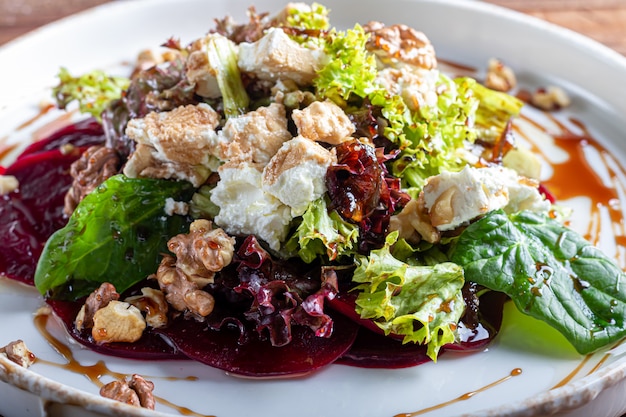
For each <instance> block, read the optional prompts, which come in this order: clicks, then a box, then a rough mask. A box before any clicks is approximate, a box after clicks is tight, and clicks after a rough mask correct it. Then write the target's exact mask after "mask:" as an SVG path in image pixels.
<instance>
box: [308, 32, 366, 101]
mask: <svg viewBox="0 0 626 417" xmlns="http://www.w3.org/2000/svg"><path fill="white" fill-rule="evenodd" d="M368 38H369V35H368V34H367V33H365V31H364V30H363V27H361V26H360V25H358V24H357V25H355V26H354V28H353V29H349V30H347V31H345V32H343V31H337V30H335V29H333V30H331V31H330V32H329V33H328V35H327V36H326V41H325V45H324V52H325V54H326V56H328V57H329V60H328V62H327V63H326V65H324V66H323V67H322V68H321V69H320V70H319V71H318V76H317V78H316V79H315V80H314V85H315V88H316V90H317V93H318V95H319V96H320V97H322V98H328V99H330V100H332V101H334V102H335V103H337V104H339V105H344V104H345V103H346V101H347V100H348V99H350V98H351V96H352V95H355V96H357V97H360V98H366V97H367V96H368V95H369V94H370V93H372V92H373V90H374V89H375V88H376V86H375V83H374V81H375V79H376V74H377V70H376V59H375V57H374V55H373V54H371V53H369V52H368V51H367V49H366V48H365V44H366V42H367V39H368Z"/></svg>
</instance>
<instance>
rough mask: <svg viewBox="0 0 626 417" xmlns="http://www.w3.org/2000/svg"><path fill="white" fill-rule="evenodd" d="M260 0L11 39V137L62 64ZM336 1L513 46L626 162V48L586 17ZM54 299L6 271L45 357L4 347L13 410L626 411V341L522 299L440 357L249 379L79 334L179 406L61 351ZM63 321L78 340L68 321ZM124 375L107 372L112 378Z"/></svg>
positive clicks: (341, 10)
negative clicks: (527, 312) (122, 351)
mask: <svg viewBox="0 0 626 417" xmlns="http://www.w3.org/2000/svg"><path fill="white" fill-rule="evenodd" d="M249 1H250V0H213V1H211V0H171V1H167V0H144V1H141V0H139V1H120V2H116V3H111V4H108V5H106V6H104V7H99V8H96V9H93V10H90V11H88V12H85V13H81V14H79V15H76V16H74V17H71V18H69V19H65V20H62V21H59V22H57V23H55V24H52V25H49V26H47V27H44V28H42V29H40V30H37V31H35V32H34V33H32V34H30V35H28V36H26V37H23V38H21V39H19V40H17V41H14V42H12V43H10V44H8V45H6V46H5V47H3V48H2V49H0V63H1V68H2V77H0V141H5V142H11V141H21V140H28V139H29V135H31V134H32V132H33V131H34V130H35V129H36V128H37V127H39V126H40V125H45V124H46V123H49V122H50V120H52V119H53V118H55V117H58V115H56V114H47V115H46V116H45V117H41V118H39V119H38V120H37V121H36V122H34V123H32V124H31V125H29V126H28V127H26V128H21V129H18V127H19V126H20V125H21V124H22V123H24V122H26V121H27V120H29V119H30V118H31V117H33V116H34V115H36V114H37V113H38V112H39V108H38V105H39V103H40V101H41V100H42V99H44V98H46V97H47V94H48V93H49V92H48V91H47V90H46V89H47V88H49V87H50V86H52V85H53V84H54V82H55V79H54V77H55V75H56V73H57V71H58V68H59V67H60V66H66V67H68V68H69V69H70V70H71V71H72V72H73V73H81V72H84V71H87V70H90V69H94V68H104V69H109V68H115V67H118V65H119V64H120V63H121V62H123V61H124V60H132V59H133V58H134V57H135V56H136V53H137V52H138V51H140V50H142V49H144V48H146V47H154V46H157V45H159V44H161V43H162V42H164V41H165V40H166V39H167V38H168V37H170V36H176V37H180V38H181V39H182V41H183V43H186V42H188V41H190V40H192V39H194V38H196V37H199V36H201V35H202V34H204V33H205V32H206V31H207V29H208V28H209V27H210V26H211V25H212V19H213V18H214V17H222V16H224V15H226V14H231V15H233V16H234V17H235V18H236V19H238V20H242V19H244V18H245V10H246V9H247V7H248V6H249V5H250V3H249ZM323 3H324V4H325V5H327V6H329V7H330V8H331V9H332V14H331V20H332V22H333V23H334V24H335V25H336V26H338V27H340V28H347V27H351V26H352V25H353V24H354V23H355V22H361V23H365V22H367V21H369V20H380V21H383V22H385V23H389V24H392V23H406V24H408V25H410V26H413V27H415V28H418V29H420V30H422V31H424V32H425V33H426V34H427V35H428V36H429V38H430V39H431V40H432V42H433V43H434V45H435V47H436V49H437V52H438V55H439V57H441V58H444V59H446V60H450V61H454V62H457V63H462V64H465V65H470V66H473V67H476V68H484V67H485V66H486V63H487V60H488V59H489V58H491V57H499V58H501V59H503V60H504V61H505V62H507V63H508V64H510V65H511V66H512V67H513V68H515V70H516V71H517V74H518V76H519V78H520V81H521V82H522V83H523V84H524V85H525V86H527V87H528V88H535V87H537V86H545V85H548V84H557V85H560V86H563V87H564V88H566V89H567V91H568V92H569V93H570V95H571V96H572V99H573V105H572V107H571V108H570V109H569V110H568V111H567V112H564V113H561V114H560V117H561V119H562V120H567V119H568V118H569V117H575V118H576V119H577V120H581V121H583V122H584V124H585V126H586V127H587V128H588V129H589V132H590V133H591V134H592V135H593V136H594V137H595V138H596V139H598V140H599V141H600V142H601V143H603V144H604V146H606V147H607V148H608V149H609V150H610V154H611V155H613V157H614V158H615V159H616V160H625V159H624V156H625V155H626V141H623V140H622V138H623V132H625V131H626V120H625V119H624V117H623V116H624V115H625V114H626V95H624V94H619V93H618V91H619V90H618V87H620V86H621V85H623V80H624V78H625V77H626V59H624V58H623V57H621V56H620V55H618V54H617V53H615V52H613V51H610V50H608V49H607V48H604V47H602V46H600V45H598V44H597V43H595V42H593V41H590V40H589V39H586V38H584V37H582V36H579V35H577V34H574V33H572V32H570V31H567V30H564V29H560V28H557V27H554V26H551V25H549V24H546V23H544V22H541V21H539V20H535V19H532V18H529V17H527V16H522V15H520V14H516V13H513V12H510V11H506V10H503V9H500V8H496V7H493V6H490V5H486V4H483V3H480V2H470V1H453V0H444V1H441V0H430V1H426V0H425V1H418V0H385V1H384V2H383V1H380V0H378V1H376V0H351V1H340V0H328V1H325V2H323ZM254 4H255V6H256V8H257V10H259V11H265V10H267V11H278V10H279V9H280V8H282V6H283V5H284V4H283V2H281V1H275V0H255V1H254ZM533 117H534V116H533ZM592 164H593V162H592ZM615 172H616V174H615V175H614V177H615V178H617V188H618V191H619V193H620V195H623V194H622V193H623V190H624V187H623V183H624V177H623V171H622V170H620V169H619V167H618V168H617V169H616V170H615ZM620 181H621V182H620ZM610 185H611V186H616V184H615V183H612V184H610ZM579 200H580V201H579ZM579 200H573V201H571V204H574V205H576V206H577V207H576V210H577V211H576V214H577V217H576V218H575V221H574V223H573V224H574V226H575V227H577V228H581V229H582V230H583V231H584V230H587V229H586V228H587V227H588V223H589V221H590V220H589V217H588V216H589V213H590V207H589V202H588V201H586V200H585V199H584V198H582V199H579ZM579 203H580V204H579ZM612 209H615V207H613V208H612ZM618 210H621V209H619V208H618ZM592 211H593V209H592ZM594 213H598V212H597V211H596V212H594ZM599 213H600V214H599V216H597V219H599V220H598V221H599V222H600V223H602V221H603V219H605V218H606V210H604V211H603V210H600V211H599ZM595 218H596V217H594V219H595ZM594 230H596V232H597V233H596V236H595V239H596V240H597V241H598V243H599V244H601V245H602V246H603V247H605V248H606V249H607V250H609V251H612V252H611V253H616V256H617V257H619V258H620V259H622V260H623V249H622V248H620V247H616V246H615V238H614V236H619V237H621V236H622V235H623V229H619V227H618V228H617V229H616V228H615V227H614V225H612V224H608V225H606V224H605V225H604V226H603V227H601V228H599V229H598V228H595V229H594ZM598 230H599V231H600V232H598ZM40 304H41V299H40V298H39V297H38V296H37V294H36V293H35V292H34V291H33V290H32V289H30V288H23V287H21V286H19V285H16V284H14V283H12V282H8V281H7V280H2V279H0V346H1V345H4V344H6V343H8V342H9V341H12V340H15V339H18V338H19V339H23V340H25V341H26V343H27V344H28V346H29V347H30V348H31V350H32V351H34V352H35V353H36V354H37V356H38V357H39V358H41V359H42V360H43V361H41V362H39V363H36V364H35V365H34V366H33V367H32V368H30V369H29V370H23V369H19V368H18V367H16V366H13V365H12V364H11V363H9V362H7V361H6V360H2V357H1V355H0V381H2V380H3V381H5V382H8V384H7V383H3V382H0V414H2V415H6V416H13V415H15V416H18V415H19V416H26V415H33V416H39V415H46V413H47V415H101V414H104V415H119V414H125V415H145V416H154V415H159V413H172V414H177V413H179V414H187V415H214V416H218V417H229V416H245V415H256V416H294V415H297V416H301V417H309V416H310V417H313V416H351V417H356V416H364V417H366V416H367V417H374V416H376V417H392V416H395V415H397V414H400V413H414V414H413V415H427V416H460V415H467V416H488V415H493V416H495V415H498V416H530V415H545V414H555V413H556V414H558V415H567V416H590V415H593V416H596V417H605V416H606V417H609V416H617V415H620V414H621V413H623V412H624V411H626V400H625V399H624V396H623V395H622V392H623V390H624V389H625V388H626V380H625V378H626V358H624V357H623V354H622V352H623V351H624V349H623V348H621V346H618V347H615V348H613V349H612V350H610V351H602V352H599V353H597V354H595V355H592V356H590V357H582V356H580V355H578V354H576V353H575V352H574V351H573V349H572V348H571V347H570V346H569V345H568V344H567V343H566V342H564V341H563V339H562V338H561V337H560V336H559V335H556V334H555V333H554V332H551V331H549V330H546V328H545V326H543V325H541V324H540V323H537V322H535V321H533V320H530V319H523V318H520V317H516V316H519V314H516V313H515V312H514V311H512V310H511V309H508V310H507V312H506V317H505V326H504V329H503V331H502V333H501V335H500V336H499V337H498V339H497V340H496V341H495V342H494V343H493V344H492V345H491V346H490V347H489V348H488V349H486V350H485V351H483V352H479V353H474V354H470V355H463V354H446V355H444V356H443V357H441V359H440V360H439V361H438V363H436V364H434V363H430V364H426V365H422V366H419V367H415V368H409V369H402V370H373V369H369V370H368V369H359V368H351V367H346V366H339V365H334V366H330V367H328V368H327V369H324V370H322V371H321V372H319V373H317V374H314V375H311V376H308V377H305V378H300V379H290V380H247V379H239V378H234V377H231V376H228V375H225V374H224V373H223V372H221V371H218V370H214V369H211V368H208V367H204V366H199V365H197V364H195V363H190V362H183V361H171V362H162V363H161V362H158V363H146V362H141V361H130V360H123V359H116V358H109V357H104V356H101V355H97V354H95V353H93V352H90V351H87V350H84V349H81V348H80V347H78V346H76V345H73V346H72V349H73V351H74V355H75V357H76V358H77V360H78V361H79V362H80V363H81V364H83V365H90V364H96V363H97V362H98V361H105V362H106V365H107V366H108V368H109V369H111V370H114V371H117V372H121V373H125V374H131V373H139V374H142V375H145V376H147V377H148V378H149V379H152V380H153V381H154V382H155V384H156V388H155V394H156V395H157V396H158V397H161V398H163V399H165V400H167V401H170V402H171V403H172V404H173V405H174V407H171V406H168V405H167V404H166V402H165V401H161V402H159V403H158V404H157V411H156V412H149V411H146V410H140V409H132V408H129V407H128V406H125V405H123V404H119V403H115V402H112V401H109V400H105V399H102V398H100V397H99V396H97V392H98V387H97V386H96V384H94V383H92V382H90V381H89V380H88V379H86V378H85V376H84V375H82V374H81V373H74V372H69V371H67V370H62V369H61V368H59V367H55V366H51V365H49V364H47V363H46V362H45V361H48V362H54V363H63V362H64V360H63V359H62V357H61V356H60V355H59V353H58V352H57V351H55V350H54V349H53V348H52V347H51V346H50V345H49V344H48V343H47V342H46V340H45V339H44V337H43V336H42V335H41V334H40V333H39V332H38V331H37V330H36V328H35V326H34V324H33V312H34V311H35V310H36V309H37V307H38V306H39V305H40ZM515 317H516V318H515ZM51 330H52V331H53V332H54V333H55V334H57V336H58V337H60V338H62V339H63V340H64V341H66V343H68V342H67V339H65V338H64V335H63V333H62V332H61V331H60V329H59V328H58V326H56V327H55V326H54V323H53V325H52V326H51ZM517 368H519V369H521V370H522V373H521V374H520V375H517V374H516V373H515V372H514V370H515V369H517ZM512 374H515V376H511V375H512ZM188 377H193V378H188ZM109 379H110V378H109V377H107V376H104V377H102V380H103V381H104V382H108V380H109ZM556 386H558V387H557V388H554V387H556ZM16 387H19V388H16ZM31 392H32V393H34V394H36V395H31V394H30V393H31ZM470 394H473V395H470ZM431 407H432V409H431V410H430V411H429V408H431ZM86 410H90V411H86Z"/></svg>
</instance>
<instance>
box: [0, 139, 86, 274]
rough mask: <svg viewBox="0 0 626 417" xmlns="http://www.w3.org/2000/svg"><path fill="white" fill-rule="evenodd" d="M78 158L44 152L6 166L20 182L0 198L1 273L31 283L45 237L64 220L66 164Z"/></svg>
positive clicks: (8, 172) (67, 181)
mask: <svg viewBox="0 0 626 417" xmlns="http://www.w3.org/2000/svg"><path fill="white" fill-rule="evenodd" d="M77 153H78V152H77ZM77 157H78V155H74V153H72V154H68V155H63V154H62V153H61V152H59V151H57V150H55V151H47V152H42V153H37V154H32V155H29V156H27V157H24V158H23V159H21V160H19V161H18V162H16V163H14V164H13V165H11V166H9V167H8V168H7V170H6V173H5V174H6V175H14V176H15V177H16V178H17V180H18V181H19V184H20V185H19V190H17V191H14V192H12V193H9V194H7V195H4V196H2V198H1V199H0V236H3V242H2V243H3V244H2V245H0V273H2V274H5V275H6V276H8V277H9V278H12V279H16V280H18V281H22V282H25V283H27V284H30V285H32V284H33V277H34V273H35V267H36V266H37V260H38V259H39V256H40V255H41V250H42V249H43V246H44V244H45V242H46V240H47V239H48V237H50V235H51V234H52V233H54V232H55V231H56V230H57V229H59V228H61V227H63V226H64V225H65V222H66V221H67V219H66V218H65V217H64V215H63V204H64V203H63V201H64V198H65V193H66V192H67V189H68V188H69V186H70V184H71V177H70V176H69V175H68V172H69V167H70V165H71V164H72V162H74V161H75V160H76V158H77Z"/></svg>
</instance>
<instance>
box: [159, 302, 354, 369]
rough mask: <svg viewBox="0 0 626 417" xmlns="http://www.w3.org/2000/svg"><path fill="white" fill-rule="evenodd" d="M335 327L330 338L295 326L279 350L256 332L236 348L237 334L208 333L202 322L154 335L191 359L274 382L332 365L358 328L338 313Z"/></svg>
mask: <svg viewBox="0 0 626 417" xmlns="http://www.w3.org/2000/svg"><path fill="white" fill-rule="evenodd" d="M333 322H334V329H333V334H332V336H331V337H329V338H324V337H317V336H315V334H314V333H313V332H312V331H311V330H310V329H308V328H306V327H303V326H294V327H293V329H292V330H293V338H292V340H291V343H289V344H288V345H285V346H281V347H274V346H272V345H271V344H270V342H269V340H261V339H259V337H258V335H257V333H256V332H255V331H249V332H248V333H247V334H246V335H245V339H246V340H245V342H242V343H240V337H239V331H238V330H234V329H230V328H223V329H222V330H219V331H216V330H210V329H208V328H207V326H206V324H204V323H199V322H196V321H194V320H184V319H180V318H179V319H176V320H175V321H174V322H172V323H171V324H170V325H168V326H167V328H164V329H159V330H158V332H159V333H161V334H163V335H164V336H165V337H167V338H168V339H170V340H171V341H172V343H173V344H174V345H175V346H176V347H177V348H178V349H179V350H180V352H182V353H183V354H185V355H186V356H187V357H189V358H190V359H193V360H196V361H198V362H202V363H204V364H206V365H209V366H212V367H214V368H218V369H221V370H224V371H226V372H229V373H231V374H234V375H240V376H245V377H253V378H278V377H289V376H299V375H303V374H307V373H310V372H312V371H315V370H318V369H320V368H322V367H324V366H326V365H329V364H331V363H333V362H335V361H336V360H337V359H338V358H339V357H341V356H342V355H343V354H344V353H345V352H346V351H347V350H348V349H349V348H350V346H352V343H353V342H354V339H355V337H356V334H357V330H358V325H357V324H355V323H353V322H352V321H351V320H349V319H347V318H346V317H343V316H342V315H340V314H335V315H334V316H333Z"/></svg>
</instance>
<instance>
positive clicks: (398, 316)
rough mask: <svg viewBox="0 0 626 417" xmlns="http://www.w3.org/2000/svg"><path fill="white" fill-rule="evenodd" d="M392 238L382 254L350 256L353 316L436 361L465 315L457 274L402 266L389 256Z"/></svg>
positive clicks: (449, 268)
mask: <svg viewBox="0 0 626 417" xmlns="http://www.w3.org/2000/svg"><path fill="white" fill-rule="evenodd" d="M397 237H398V234H397V232H393V233H390V234H389V235H388V236H387V240H386V243H385V246H384V247H383V248H382V249H379V250H374V251H372V252H371V253H370V255H369V256H363V255H357V256H356V262H357V268H356V270H355V272H354V276H353V278H352V280H353V282H356V283H359V285H358V286H357V287H356V288H355V289H356V290H359V291H360V292H359V294H358V296H357V299H356V305H357V313H359V314H360V315H361V317H362V318H364V319H372V320H374V322H375V323H376V324H377V325H378V326H379V327H380V328H381V329H383V330H384V332H385V334H390V333H393V334H397V335H402V336H404V343H409V342H414V343H419V344H426V345H427V346H428V349H427V353H428V356H429V357H430V358H431V359H433V360H437V355H438V353H439V350H440V348H441V347H442V346H443V345H445V344H447V343H452V342H454V340H455V329H456V326H457V323H458V321H459V319H460V318H461V316H462V315H463V312H464V311H465V303H464V301H463V296H462V294H461V289H462V288H463V284H464V282H465V280H464V278H463V269H462V268H461V267H460V266H458V265H456V264H453V263H450V262H445V263H440V264H437V265H433V266H412V265H409V264H407V263H405V262H402V261H400V260H398V259H396V258H394V257H393V255H391V253H390V247H391V246H392V245H393V244H394V243H395V241H396V239H397Z"/></svg>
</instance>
